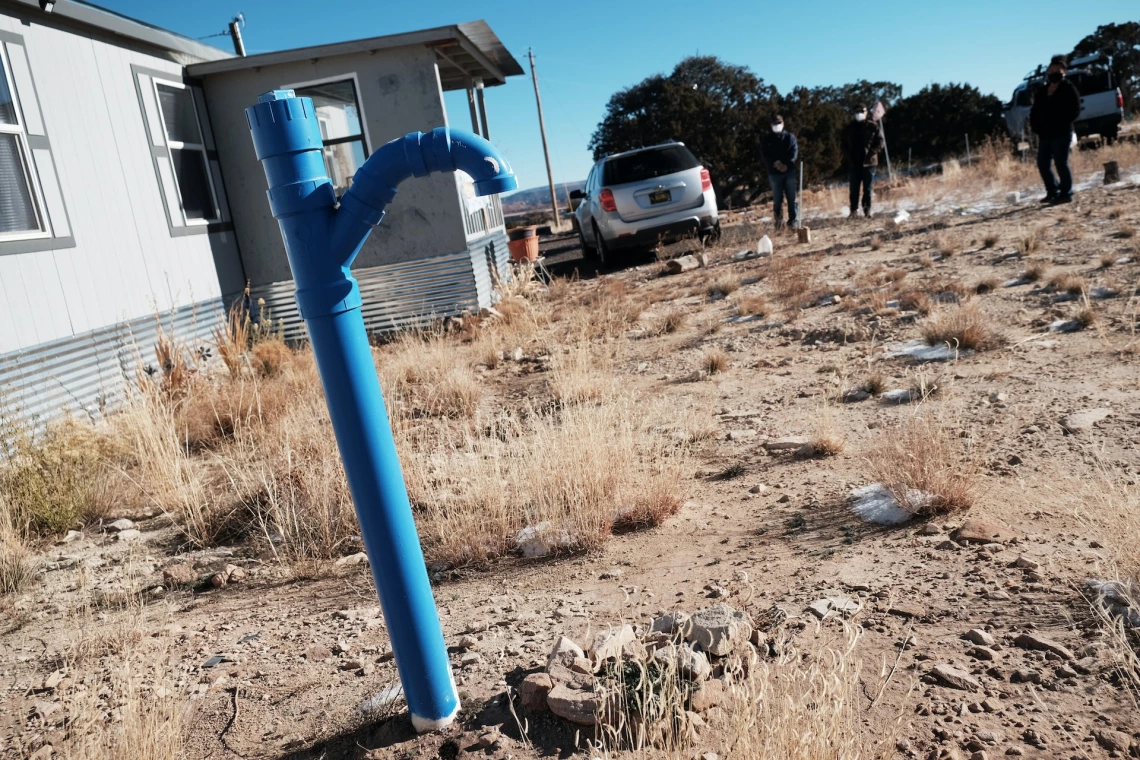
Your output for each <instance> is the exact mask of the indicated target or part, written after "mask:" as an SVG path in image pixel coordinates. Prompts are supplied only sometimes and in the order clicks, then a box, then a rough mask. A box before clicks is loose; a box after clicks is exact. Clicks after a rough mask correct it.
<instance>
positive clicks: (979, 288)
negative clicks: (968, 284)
mask: <svg viewBox="0 0 1140 760" xmlns="http://www.w3.org/2000/svg"><path fill="white" fill-rule="evenodd" d="M998 285H999V283H998V281H997V278H996V277H983V278H982V279H980V280H978V281H977V282H976V283H974V293H975V294H977V295H979V296H982V295H985V294H986V293H992V292H994V291H995V290H997V289H998Z"/></svg>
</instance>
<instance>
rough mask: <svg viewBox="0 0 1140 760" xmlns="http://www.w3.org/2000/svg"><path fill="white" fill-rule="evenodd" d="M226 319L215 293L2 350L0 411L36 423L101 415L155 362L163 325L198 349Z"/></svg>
mask: <svg viewBox="0 0 1140 760" xmlns="http://www.w3.org/2000/svg"><path fill="white" fill-rule="evenodd" d="M223 322H224V316H223V308H222V300H221V299H220V298H215V299H212V300H210V301H203V302H201V303H197V304H192V305H190V306H184V307H181V308H179V309H175V310H174V311H172V312H167V313H165V314H156V315H154V316H150V317H141V318H139V319H134V320H131V321H129V322H123V323H121V324H117V325H111V326H109V327H103V328H100V329H98V330H92V331H90V332H88V333H84V334H82V335H75V336H73V337H69V338H62V339H59V340H54V341H50V342H48V343H42V344H40V345H38V346H33V347H31V348H28V349H23V350H18V351H12V352H9V353H6V354H0V411H2V412H3V413H7V414H14V415H15V416H16V417H17V418H19V419H23V420H26V421H28V422H31V423H33V424H42V423H43V422H45V421H47V420H50V419H53V418H56V417H59V416H62V415H63V414H72V415H74V416H79V417H89V418H91V419H97V418H99V417H100V416H102V414H103V413H104V412H106V411H108V410H110V409H113V408H115V407H116V406H118V405H119V404H121V403H122V400H123V398H124V392H125V390H126V387H125V383H127V382H134V381H135V380H136V378H137V377H138V375H139V373H140V372H141V371H142V368H143V367H144V366H145V365H147V364H151V365H153V364H155V362H156V360H155V356H154V343H155V339H156V337H157V336H158V334H159V330H160V329H161V330H163V331H164V332H165V333H166V334H167V335H170V336H173V337H174V338H175V339H178V340H181V341H184V342H185V343H186V345H187V346H188V347H189V348H190V349H191V350H192V351H196V350H197V348H198V347H199V346H212V345H213V337H212V332H213V330H214V328H215V327H217V326H219V325H221V324H222V323H223ZM160 325H161V328H160ZM216 353H217V352H216V351H214V354H216Z"/></svg>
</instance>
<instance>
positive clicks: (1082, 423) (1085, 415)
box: [1061, 408, 1112, 433]
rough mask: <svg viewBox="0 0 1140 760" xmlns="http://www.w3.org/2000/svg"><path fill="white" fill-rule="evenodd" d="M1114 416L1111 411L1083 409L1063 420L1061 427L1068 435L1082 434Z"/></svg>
mask: <svg viewBox="0 0 1140 760" xmlns="http://www.w3.org/2000/svg"><path fill="white" fill-rule="evenodd" d="M1111 414H1112V410H1111V409H1104V408H1098V409H1082V410H1080V411H1079V412H1073V413H1072V414H1069V415H1067V416H1065V417H1063V418H1062V419H1061V427H1062V428H1064V429H1065V432H1067V433H1080V432H1083V431H1085V430H1091V429H1092V428H1093V426H1095V425H1096V424H1097V423H1098V422H1101V421H1103V420H1104V419H1106V418H1107V417H1108V416H1109V415H1111Z"/></svg>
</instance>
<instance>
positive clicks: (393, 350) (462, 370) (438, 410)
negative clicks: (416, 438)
mask: <svg viewBox="0 0 1140 760" xmlns="http://www.w3.org/2000/svg"><path fill="white" fill-rule="evenodd" d="M385 349H386V350H385V351H383V352H382V353H381V354H380V355H378V356H377V365H378V367H379V371H380V379H381V383H382V385H383V386H384V391H385V397H386V398H387V399H389V403H390V405H391V406H392V409H393V411H394V412H396V413H397V414H405V415H411V416H425V417H446V418H451V419H460V418H467V419H470V418H471V417H472V416H473V415H474V414H475V410H476V408H478V406H479V401H480V399H481V398H482V397H483V387H482V385H481V383H480V382H479V380H478V378H476V377H475V373H474V372H473V371H472V370H471V367H470V366H469V365H468V364H467V363H466V362H461V361H456V344H455V342H454V341H453V340H451V339H449V338H448V337H447V336H446V335H445V334H444V333H443V332H442V331H441V330H423V331H409V332H406V333H401V334H400V335H399V336H398V337H397V338H396V339H395V340H394V341H392V343H390V344H389V345H388V346H386V347H385Z"/></svg>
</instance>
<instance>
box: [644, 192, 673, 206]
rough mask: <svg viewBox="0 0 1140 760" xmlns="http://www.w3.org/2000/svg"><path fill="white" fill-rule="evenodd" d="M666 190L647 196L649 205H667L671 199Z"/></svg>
mask: <svg viewBox="0 0 1140 760" xmlns="http://www.w3.org/2000/svg"><path fill="white" fill-rule="evenodd" d="M672 197H673V196H672V195H671V194H670V193H669V191H668V190H657V191H655V192H652V193H650V194H649V202H650V203H668V202H669V201H670V200H671V199H672Z"/></svg>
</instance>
